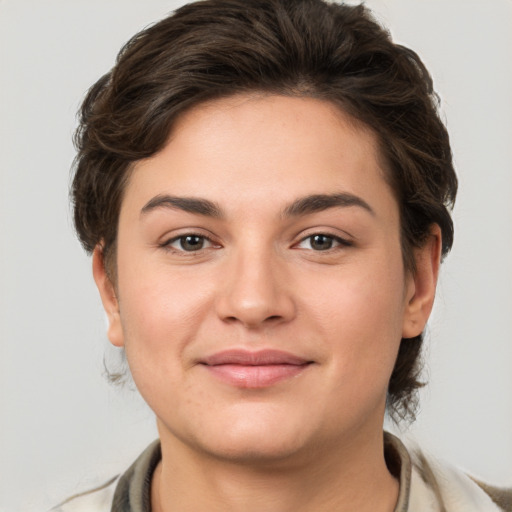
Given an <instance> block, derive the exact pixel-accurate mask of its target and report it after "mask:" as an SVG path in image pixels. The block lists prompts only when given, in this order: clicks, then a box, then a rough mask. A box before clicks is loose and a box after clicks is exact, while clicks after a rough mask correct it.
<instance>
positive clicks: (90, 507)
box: [49, 476, 120, 512]
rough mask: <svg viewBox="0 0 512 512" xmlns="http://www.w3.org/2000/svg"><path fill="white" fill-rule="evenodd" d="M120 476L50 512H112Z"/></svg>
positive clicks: (74, 497)
mask: <svg viewBox="0 0 512 512" xmlns="http://www.w3.org/2000/svg"><path fill="white" fill-rule="evenodd" d="M119 478H120V477H119V476H116V477H114V478H112V479H110V480H109V481H108V482H105V483H104V484H103V485H100V486H99V487H96V488H94V489H90V490H88V491H85V492H81V493H79V494H75V495H74V496H71V497H70V498H68V499H67V500H66V501H64V502H62V503H61V504H60V505H57V506H56V507H54V508H52V509H51V510H50V511H49V512H110V510H111V506H112V499H113V497H114V492H115V489H116V487H117V483H118V482H119Z"/></svg>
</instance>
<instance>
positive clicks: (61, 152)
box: [0, 0, 512, 512]
mask: <svg viewBox="0 0 512 512" xmlns="http://www.w3.org/2000/svg"><path fill="white" fill-rule="evenodd" d="M181 3H182V2H172V1H163V0H138V1H136V0H129V1H128V0H117V1H114V0H110V1H99V0H73V1H69V0H68V1H66V0H46V1H41V0H3V1H2V0H0V93H1V94H0V171H1V175H0V251H1V252H0V258H1V265H0V336H1V338H0V429H1V430H0V435H1V437H0V454H1V455H0V510H2V511H3V512H13V511H23V512H36V511H37V512H42V511H44V510H46V509H47V508H49V506H50V505H51V504H55V503H56V502H57V501H59V500H61V499H63V498H64V497H66V496H67V495H69V494H72V493H73V492H75V491H77V490H83V489H84V488H87V486H89V485H92V484H94V483H96V482H97V481H101V480H102V479H107V478H108V477H110V476H111V475H112V474H115V473H116V472H117V471H119V470H120V469H123V467H125V466H126V465H127V464H128V463H129V462H130V461H131V460H132V459H133V458H134V457H135V456H136V455H137V454H138V453H139V451H141V450H142V448H143V447H144V446H145V445H146V444H147V443H148V442H149V441H150V440H152V439H153V438H154V437H155V435H156V432H155V428H154V420H153V418H152V414H151V412H150V411H149V410H148V409H147V408H146V406H145V405H144V404H143V403H142V401H141V400H140V399H139V398H138V397H137V395H136V393H135V392H132V391H130V390H129V389H127V390H119V389H115V388H112V387H110V386H109V385H108V384H107V383H106V382H105V380H104V378H103V377H102V374H103V356H104V354H105V352H107V357H109V358H111V357H112V355H115V354H112V351H113V350H114V349H110V348H109V347H108V344H107V341H106V336H105V320H104V316H103V312H102V310H101V306H100V302H99V299H98V297H97V293H96V290H95V288H94V284H93V281H92V277H91V272H90V261H89V259H88V258H87V257H86V256H85V255H84V254H83V253H82V250H81V248H80V247H79V245H78V243H77V242H76V240H75V239H74V236H73V230H72V227H71V220H70V214H69V207H68V204H67V188H68V172H69V167H70V163H71V160H72V158H73V148H72V145H71V141H70V138H71V134H72V131H73V128H74V126H75V112H76V110H77V108H78V105H79V103H80V100H81V98H82V97H83V94H84V92H85V90H86V89H87V88H88V87H89V86H90V85H91V84H92V83H93V82H94V81H95V80H96V79H97V78H99V76H100V75H101V74H102V73H104V72H106V71H107V70H108V69H109V68H110V67H111V65H112V63H113V60H114V57H115V54H116V53H117V50H118V49H119V48H120V46H121V44H122V43H124V42H125V41H126V40H127V39H128V38H129V37H130V36H131V35H132V34H133V33H135V32H136V31H137V30H139V29H140V28H142V27H143V26H145V25H147V24H148V23H150V22H152V21H154V20H156V19H158V18H160V17H162V16H163V15H164V14H165V13H166V12H168V11H170V10H172V9H173V8H174V7H176V6H177V5H179V4H181ZM368 4H369V5H370V6H372V7H373V8H374V9H375V10H376V12H377V13H378V16H379V18H380V19H381V20H382V21H383V22H384V23H385V24H387V25H388V26H389V27H390V28H391V31H392V34H393V35H394V37H395V38H396V39H397V40H398V41H400V42H402V43H404V44H406V45H408V46H411V47H412V48H414V49H415V50H416V51H418V53H419V54H420V55H421V56H422V57H423V59H424V60H425V62H426V63H427V66H428V67H429V68H430V70H431V72H432V73H433V75H434V79H435V83H436V86H437V89H438V91H439V92H440V94H441V97H442V99H443V112H444V115H445V116H446V118H447V122H448V127H449V130H450V133H451V137H452V141H453V150H454V154H455V161H456V165H457V168H458V172H459V177H460V195H459V199H458V204H457V207H456V211H455V224H456V243H455V248H454V250H453V252H452V254H451V255H450V256H449V258H448V260H447V262H446V263H445V265H444V268H443V271H442V275H441V281H440V286H439V291H438V298H437V305H436V308H435V311H434V315H433V317H432V320H431V322H430V328H429V343H428V345H427V347H428V348H427V357H428V361H429V362H428V366H427V370H426V374H427V376H428V378H429V380H430V385H429V386H428V388H427V389H426V390H424V391H423V392H422V411H421V414H420V416H419V419H418V421H417V423H416V425H415V426H413V427H412V428H411V429H409V432H408V435H409V436H412V437H413V438H415V439H417V440H418V441H419V442H420V443H421V444H422V445H423V446H426V447H428V448H429V449H430V450H431V451H433V452H434V453H436V454H438V455H440V456H441V457H443V458H445V459H449V460H451V461H452V462H454V463H456V464H457V465H459V466H462V467H463V468H466V469H467V470H469V471H471V472H473V473H475V474H477V475H479V476H481V477H483V478H484V479H487V480H490V481H494V482H496V483H506V482H508V483H509V484H510V482H512V463H511V461H512V371H511V369H512V342H511V341H512V339H511V338H512V336H511V333H510V318H511V315H512V266H511V264H510V261H511V255H512V206H511V201H510V198H511V195H512V173H511V172H510V163H511V162H512V155H511V146H512V100H511V94H510V91H512V58H511V57H512V56H511V48H512V36H511V33H512V30H511V28H512V27H511V24H512V2H511V1H510V0H493V1H492V2H481V1H471V0H414V1H413V0H389V1H385V0H380V1H379V0H374V1H370V2H368Z"/></svg>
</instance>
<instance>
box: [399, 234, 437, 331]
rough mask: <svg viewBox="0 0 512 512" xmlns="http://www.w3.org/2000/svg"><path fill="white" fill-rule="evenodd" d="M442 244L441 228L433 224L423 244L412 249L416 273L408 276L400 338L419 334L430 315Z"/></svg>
mask: <svg viewBox="0 0 512 512" xmlns="http://www.w3.org/2000/svg"><path fill="white" fill-rule="evenodd" d="M441 245H442V239H441V228H440V227H439V226H438V225H437V224H433V225H432V227H431V229H430V235H429V236H428V238H427V240H426V241H425V244H424V245H423V246H422V247H419V248H417V249H414V260H415V263H416V270H415V272H414V273H413V272H410V273H409V275H408V277H407V279H408V282H407V285H406V304H405V312H404V322H403V327H402V337H403V338H414V337H415V336H418V335H419V334H421V333H422V332H423V329H424V328H425V325H426V323H427V320H428V317H429V316H430V313H431V311H432V306H433V305H434V297H435V294H436V286H437V278H438V275H439V266H440V264H441Z"/></svg>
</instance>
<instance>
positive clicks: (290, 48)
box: [71, 0, 457, 418]
mask: <svg viewBox="0 0 512 512" xmlns="http://www.w3.org/2000/svg"><path fill="white" fill-rule="evenodd" d="M247 92H263V93H269V94H280V95H287V96H303V97H313V98H318V99H323V100H326V101H329V102H331V103H333V104H335V105H337V106H339V107H340V108H341V109H342V110H344V111H345V112H347V113H348V114H350V115H351V116H352V117H353V118H355V119H357V120H358V121H360V122H362V123H364V124H365V125H367V126H368V127H370V128H371V129H372V130H373V131H374V132H375V133H376V135H377V137H378V140H379V144H380V153H381V157H382V158H383V162H385V167H386V170H387V179H388V181H389V183H390V185H391V186H392V189H393V191H394V193H395V195H396V198H397V201H398V204H399V209H400V217H401V238H402V252H403V256H404V265H405V268H406V269H407V270H409V271H412V272H413V271H414V258H413V255H412V251H413V248H414V247H419V246H421V245H422V244H423V243H424V241H425V239H426V237H427V236H428V234H429V232H430V228H431V226H432V224H434V223H435V224H438V225H439V226H440V228H441V231H442V253H443V256H444V255H445V254H446V253H447V252H448V251H449V250H450V248H451V245H452V242H453V223H452V220H451V217H450V213H449V209H450V208H451V207H452V206H453V203H454V201H455V196H456V191H457V178H456V175H455V172H454V169H453V164H452V157H451V150H450V144H449V139H448V134H447V131H446V129H445V127H444V125H443V123H442V121H441V120H440V118H439V114H438V97H437V95H436V94H435V92H434V90H433V85H432V79H431V77H430V75H429V73H428V71H427V70H426V68H425V66H424V65H423V63H422V62H421V60H420V59H419V57H418V56H417V55H416V53H414V52H413V51H412V50H410V49H408V48H406V47H404V46H401V45H399V44H394V43H393V42H392V40H391V38H390V35H389V33H388V32H387V31H386V30H385V29H384V28H382V27H381V26H380V25H379V24H378V23H377V22H376V21H375V20H374V19H373V18H372V16H371V14H370V13H369V11H368V10H367V9H366V8H365V7H364V6H362V5H359V6H349V5H340V4H336V3H328V2H326V1H324V0H204V1H199V2H195V3H192V4H188V5H186V6H184V7H181V8H180V9H178V10H177V11H175V13H174V14H173V15H171V16H169V17H167V18H165V19H163V20H161V21H160V22H158V23H156V24H154V25H152V26H150V27H149V28H147V29H145V30H143V31H142V32H140V33H138V34H136V35H135V36H134V37H133V38H132V39H131V40H130V41H129V42H128V43H127V44H126V45H125V46H124V47H123V48H122V49H121V51H120V53H119V55H118V58H117V61H116V64H115V66H114V67H113V69H112V70H111V71H110V72H108V73H107V74H106V75H104V76H103V77H102V78H101V79H100V80H99V81H98V82H97V83H96V84H95V85H94V86H93V87H92V88H91V89H90V90H89V92H88V94H87V96H86V98H85V100H84V102H83V105H82V108H81V112H80V114H81V115H80V124H79V126H78V129H77V132H76V135H75V143H76V147H77V151H78V154H77V157H76V160H75V166H74V177H73V183H72V191H71V194H72V200H73V205H74V221H75V226H76V230H77V233H78V236H79V238H80V241H81V242H82V244H83V246H84V247H85V249H86V250H87V251H89V252H90V251H92V250H93V249H94V247H95V246H96V245H97V244H100V243H101V244H102V247H103V252H104V257H105V259H106V261H107V265H108V262H109V261H110V262H112V261H114V260H115V242H116V235H117V225H118V217H119V211H120V205H121V201H122V197H123V190H124V186H125V184H126V181H127V179H128V177H129V172H130V168H131V164H132V163H133V162H136V161H137V160H139V159H142V158H146V157H149V156H151V155H154V154H155V153H157V152H158V151H159V150H160V149H161V148H162V147H163V145H164V144H165V142H166V140H167V138H168V136H169V133H170V131H171V129H172V127H173V123H174V122H175V120H176V118H177V116H178V115H179V114H180V113H182V112H184V111H185V110H187V109H190V108H191V107H193V106H196V105H198V104H200V103H201V102H204V101H207V100H212V99H215V98H222V97H227V96H232V95H234V94H239V93H247ZM113 267H114V268H115V263H114V264H113ZM421 345H422V335H420V336H417V337H416V338H412V339H407V340H402V343H401V345H400V350H399V354H398V357H397V361H396V364H395V368H394V370H393V374H392V376H391V380H390V383H389V388H388V410H389V411H390V412H391V413H392V416H393V417H395V418H405V417H407V416H409V417H410V418H414V412H415V405H416V393H415V392H416V390H417V389H418V388H419V387H420V386H421V385H422V384H421V383H420V382H419V380H418V379H419V371H420V368H419V363H418V361H419V356H420V349H421Z"/></svg>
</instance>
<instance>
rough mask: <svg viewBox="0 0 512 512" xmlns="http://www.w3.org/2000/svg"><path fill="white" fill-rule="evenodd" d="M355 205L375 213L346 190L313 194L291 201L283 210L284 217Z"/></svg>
mask: <svg viewBox="0 0 512 512" xmlns="http://www.w3.org/2000/svg"><path fill="white" fill-rule="evenodd" d="M351 206H357V207H359V208H363V209H364V210H366V211H368V212H369V213H371V214H372V215H375V211H374V210H373V208H372V207H371V206H370V205H369V204H368V203H367V202H366V201H365V200H364V199H362V198H360V197H359V196H356V195H354V194H350V193H348V192H342V193H339V194H313V195H310V196H305V197H301V198H299V199H297V200H296V201H293V203H291V204H290V205H288V206H287V207H286V208H285V209H284V211H283V215H284V217H298V216H301V215H308V214H310V213H315V212H320V211H323V210H328V209H329V208H336V207H342V208H347V207H351Z"/></svg>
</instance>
